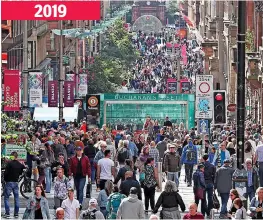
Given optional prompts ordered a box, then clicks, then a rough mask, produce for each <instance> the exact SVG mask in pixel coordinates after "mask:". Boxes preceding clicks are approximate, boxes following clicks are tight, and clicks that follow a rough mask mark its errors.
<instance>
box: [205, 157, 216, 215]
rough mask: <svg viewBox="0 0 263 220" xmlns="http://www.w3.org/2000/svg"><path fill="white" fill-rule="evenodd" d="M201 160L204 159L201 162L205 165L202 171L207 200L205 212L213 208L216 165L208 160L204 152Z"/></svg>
mask: <svg viewBox="0 0 263 220" xmlns="http://www.w3.org/2000/svg"><path fill="white" fill-rule="evenodd" d="M203 161H204V162H203V164H204V166H205V171H204V178H205V191H206V194H207V200H208V201H207V203H208V206H207V212H208V213H210V212H211V210H212V208H213V190H214V182H215V173H216V167H215V166H214V165H213V164H211V163H210V162H209V161H208V154H204V156H203ZM205 198H206V197H205Z"/></svg>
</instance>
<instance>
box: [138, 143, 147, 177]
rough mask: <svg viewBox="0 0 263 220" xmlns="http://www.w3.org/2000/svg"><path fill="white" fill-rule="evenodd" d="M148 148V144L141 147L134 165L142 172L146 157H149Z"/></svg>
mask: <svg viewBox="0 0 263 220" xmlns="http://www.w3.org/2000/svg"><path fill="white" fill-rule="evenodd" d="M149 150H150V149H149V146H145V147H144V148H143V149H142V152H141V154H140V156H139V157H138V158H137V161H136V163H135V166H136V167H137V168H138V169H139V173H142V172H143V171H144V165H145V163H146V161H147V158H148V157H150V155H149Z"/></svg>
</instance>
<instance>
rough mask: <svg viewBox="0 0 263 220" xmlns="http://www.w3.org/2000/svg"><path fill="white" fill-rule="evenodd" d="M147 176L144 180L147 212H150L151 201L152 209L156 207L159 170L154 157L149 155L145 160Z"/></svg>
mask: <svg viewBox="0 0 263 220" xmlns="http://www.w3.org/2000/svg"><path fill="white" fill-rule="evenodd" d="M144 173H145V177H144V180H143V181H142V183H143V184H142V185H143V189H144V197H145V212H146V214H148V208H149V201H150V205H151V209H152V210H153V209H154V204H155V199H154V198H155V187H156V186H159V184H158V171H157V168H155V164H154V159H153V158H151V157H149V158H147V160H146V162H145V169H144Z"/></svg>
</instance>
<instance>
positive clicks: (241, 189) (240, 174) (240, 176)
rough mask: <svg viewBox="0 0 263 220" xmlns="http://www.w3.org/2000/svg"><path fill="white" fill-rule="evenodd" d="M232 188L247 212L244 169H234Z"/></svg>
mask: <svg viewBox="0 0 263 220" xmlns="http://www.w3.org/2000/svg"><path fill="white" fill-rule="evenodd" d="M232 180H233V188H234V189H236V190H237V191H238V193H239V196H240V199H241V200H242V202H243V204H244V208H246V210H247V199H246V193H247V171H246V170H245V169H241V170H239V169H236V170H235V172H234V174H233V178H232Z"/></svg>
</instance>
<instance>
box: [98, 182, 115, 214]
mask: <svg viewBox="0 0 263 220" xmlns="http://www.w3.org/2000/svg"><path fill="white" fill-rule="evenodd" d="M112 192H113V183H112V181H110V180H107V181H106V183H105V188H104V189H103V190H101V191H100V193H99V196H98V199H97V201H98V206H99V207H100V211H101V212H102V213H103V215H104V217H105V218H107V215H108V212H107V201H108V197H109V196H110V194H112Z"/></svg>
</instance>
